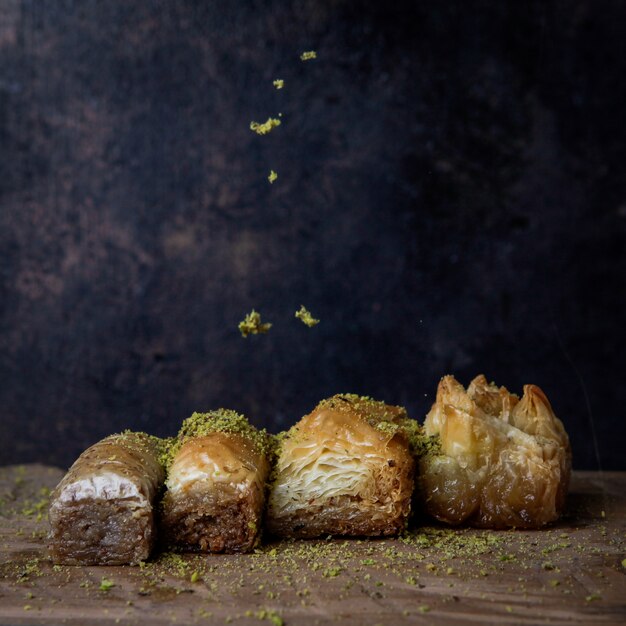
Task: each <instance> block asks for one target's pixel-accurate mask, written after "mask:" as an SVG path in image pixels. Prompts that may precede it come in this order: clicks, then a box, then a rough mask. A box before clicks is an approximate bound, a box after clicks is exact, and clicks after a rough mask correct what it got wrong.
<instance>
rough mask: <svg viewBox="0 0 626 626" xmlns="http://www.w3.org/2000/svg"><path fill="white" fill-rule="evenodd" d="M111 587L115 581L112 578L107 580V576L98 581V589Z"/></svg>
mask: <svg viewBox="0 0 626 626" xmlns="http://www.w3.org/2000/svg"><path fill="white" fill-rule="evenodd" d="M112 587H115V583H114V582H113V581H112V580H109V579H108V578H103V579H102V580H101V581H100V591H108V590H109V589H111V588H112Z"/></svg>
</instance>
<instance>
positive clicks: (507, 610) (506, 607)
mask: <svg viewBox="0 0 626 626" xmlns="http://www.w3.org/2000/svg"><path fill="white" fill-rule="evenodd" d="M504 608H505V609H506V612H507V613H513V607H512V606H505V607H504Z"/></svg>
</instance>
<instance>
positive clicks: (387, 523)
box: [267, 394, 418, 537]
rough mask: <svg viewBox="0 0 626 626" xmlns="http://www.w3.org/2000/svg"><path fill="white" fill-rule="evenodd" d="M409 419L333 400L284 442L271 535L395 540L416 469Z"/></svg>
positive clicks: (378, 407) (362, 403)
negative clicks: (391, 536) (393, 536)
mask: <svg viewBox="0 0 626 626" xmlns="http://www.w3.org/2000/svg"><path fill="white" fill-rule="evenodd" d="M417 431H418V426H417V423H416V422H415V421H414V420H410V419H409V418H408V417H407V414H406V411H405V410H404V409H403V408H401V407H397V406H390V405H388V404H385V403H384V402H378V401H375V400H372V399H371V398H366V397H360V396H356V395H353V394H342V395H336V396H333V397H332V398H329V399H327V400H323V401H322V402H320V403H319V404H318V405H317V407H316V408H315V409H314V410H313V412H312V413H310V414H309V415H306V416H305V417H303V418H302V419H301V420H300V422H298V423H297V424H296V425H295V426H293V427H292V428H291V429H290V430H289V431H288V432H287V433H286V434H285V436H284V438H283V439H282V441H281V443H280V448H279V451H278V460H277V464H276V468H275V472H274V477H273V480H272V484H271V491H270V498H269V507H268V514H267V526H268V530H269V531H270V532H271V533H273V534H274V535H278V536H282V537H320V536H326V535H352V536H379V535H395V534H397V533H398V532H400V531H401V530H402V529H403V528H404V527H405V525H406V522H407V519H408V516H409V513H410V510H411V494H412V491H413V473H414V462H413V457H412V454H411V451H410V442H409V439H410V436H411V434H412V433H416V432H417Z"/></svg>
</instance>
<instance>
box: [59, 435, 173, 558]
mask: <svg viewBox="0 0 626 626" xmlns="http://www.w3.org/2000/svg"><path fill="white" fill-rule="evenodd" d="M159 452H160V450H159V440H158V439H156V438H155V437H151V436H149V435H145V434H143V433H131V432H127V433H122V434H120V435H112V436H110V437H107V438H106V439H103V440H102V441H99V442H98V443H96V444H95V445H93V446H91V447H90V448H88V449H87V450H85V452H83V453H82V454H81V455H80V456H79V457H78V459H77V460H76V462H75V463H74V465H72V467H71V468H70V470H69V471H68V473H67V474H66V476H65V477H64V478H63V480H62V481H61V482H60V483H59V485H58V486H57V488H56V489H55V490H54V492H53V494H52V497H51V504H50V510H49V515H48V517H49V520H50V528H51V530H50V536H49V540H50V545H49V547H50V555H51V557H52V560H53V561H54V562H55V563H58V564H63V565H122V564H127V563H128V564H136V563H139V562H140V561H143V560H145V559H147V558H148V556H149V555H150V551H151V549H152V546H153V544H154V541H155V520H154V505H155V499H156V497H157V495H158V493H159V490H160V488H161V486H162V483H163V479H164V468H163V466H162V464H161V462H160V460H159Z"/></svg>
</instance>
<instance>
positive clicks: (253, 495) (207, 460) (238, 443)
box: [161, 409, 270, 552]
mask: <svg viewBox="0 0 626 626" xmlns="http://www.w3.org/2000/svg"><path fill="white" fill-rule="evenodd" d="M269 443H270V442H269V437H268V435H267V434H266V433H265V431H258V430H257V429H255V428H254V427H253V426H252V425H251V424H250V423H249V422H248V420H247V419H246V418H245V417H244V416H243V415H239V414H238V413H235V412H234V411H229V410H225V409H220V410H218V411H214V412H211V413H194V414H193V415H192V416H191V417H190V418H189V419H187V420H185V421H184V422H183V426H182V428H181V431H180V433H179V435H178V437H177V440H176V443H175V444H174V446H173V449H172V450H171V453H170V456H171V464H170V465H169V468H168V476H167V480H166V487H167V490H166V492H165V495H164V497H163V502H162V506H161V528H162V530H163V535H164V539H165V542H166V543H167V544H168V545H169V546H172V547H176V548H178V549H183V550H198V551H204V552H248V551H249V550H251V549H252V548H253V547H254V546H255V545H256V544H257V542H258V540H259V537H260V532H261V523H262V518H263V508H264V505H265V484H266V480H267V477H268V473H269V469H270V463H269V457H268V453H269Z"/></svg>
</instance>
